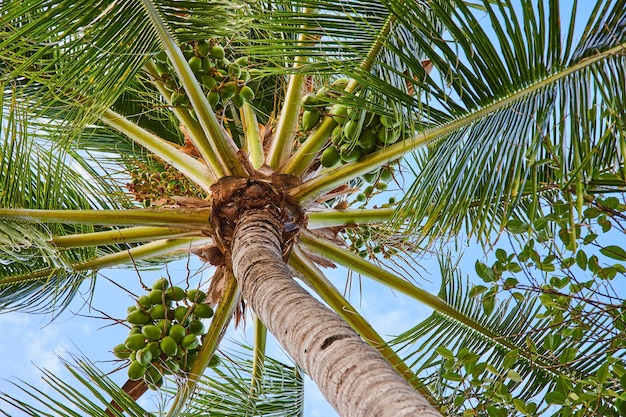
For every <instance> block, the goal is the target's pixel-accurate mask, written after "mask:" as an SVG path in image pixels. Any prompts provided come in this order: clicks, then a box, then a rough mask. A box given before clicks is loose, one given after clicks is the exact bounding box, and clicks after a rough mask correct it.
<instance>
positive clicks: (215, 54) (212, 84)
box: [155, 39, 254, 110]
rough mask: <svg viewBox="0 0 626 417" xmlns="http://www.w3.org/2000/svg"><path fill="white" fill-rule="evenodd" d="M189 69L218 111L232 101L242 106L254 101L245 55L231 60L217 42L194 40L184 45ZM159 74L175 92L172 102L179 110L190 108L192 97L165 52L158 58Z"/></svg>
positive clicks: (212, 105)
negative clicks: (184, 87) (180, 108)
mask: <svg viewBox="0 0 626 417" xmlns="http://www.w3.org/2000/svg"><path fill="white" fill-rule="evenodd" d="M182 50H183V54H184V56H185V58H186V59H187V63H188V64H189V67H190V68H191V70H192V71H193V73H194V74H195V76H196V78H197V79H198V81H199V82H200V85H202V88H203V90H204V93H205V94H206V96H207V99H208V101H209V104H210V105H211V107H213V108H214V109H216V110H219V109H222V108H224V107H226V105H227V104H228V103H229V102H232V104H233V105H235V107H241V106H243V104H244V103H245V102H246V101H249V100H252V99H253V98H254V90H252V88H250V87H249V86H248V85H247V83H248V81H250V79H251V71H249V70H248V68H247V66H248V58H247V57H245V56H242V57H239V58H236V59H235V60H233V61H231V60H230V59H228V58H227V57H226V52H225V50H224V47H223V46H222V45H220V44H219V42H218V40H216V39H209V40H204V41H199V42H198V41H191V42H187V43H185V44H184V45H183V46H182ZM155 59H156V69H157V74H158V75H159V77H160V78H161V80H162V81H163V82H164V84H165V86H166V88H167V89H168V90H170V91H171V92H172V95H171V97H170V101H171V103H172V105H173V106H175V107H188V106H189V98H188V97H187V95H186V94H185V90H184V89H183V88H182V86H181V85H180V83H179V81H178V79H177V78H176V76H175V73H174V70H173V68H172V66H171V63H170V62H169V59H168V58H167V55H166V53H165V51H162V52H160V53H158V54H157V55H156V56H155Z"/></svg>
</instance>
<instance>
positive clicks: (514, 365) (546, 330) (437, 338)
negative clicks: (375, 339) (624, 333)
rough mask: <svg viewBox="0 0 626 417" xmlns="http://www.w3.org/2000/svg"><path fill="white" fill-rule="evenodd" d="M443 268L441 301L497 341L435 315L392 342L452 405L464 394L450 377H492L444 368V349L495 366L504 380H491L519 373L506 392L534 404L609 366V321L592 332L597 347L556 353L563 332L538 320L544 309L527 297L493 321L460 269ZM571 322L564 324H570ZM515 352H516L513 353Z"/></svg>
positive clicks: (564, 347)
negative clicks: (558, 335) (452, 374)
mask: <svg viewBox="0 0 626 417" xmlns="http://www.w3.org/2000/svg"><path fill="white" fill-rule="evenodd" d="M440 265H441V272H442V286H441V291H440V294H439V296H440V297H441V298H442V300H444V301H445V302H446V303H448V304H449V305H451V306H452V307H453V308H455V309H457V310H458V311H461V312H462V313H463V314H464V315H465V316H467V317H471V318H472V319H473V320H475V321H476V322H479V323H481V324H482V325H483V326H484V327H485V328H488V329H490V330H491V331H492V332H493V334H494V335H497V336H496V337H493V338H484V337H480V336H479V335H478V334H474V332H473V331H472V330H471V329H469V328H468V327H467V326H465V325H464V324H462V323H460V322H456V321H455V320H453V319H451V318H450V317H445V316H444V315H441V314H440V313H438V312H435V313H433V315H431V316H430V317H429V318H428V319H426V320H424V321H423V322H421V323H420V324H418V325H417V326H415V327H414V328H413V329H411V330H409V331H407V332H405V333H404V334H402V335H400V336H398V337H397V338H396V339H395V340H393V341H392V342H391V343H392V345H393V346H395V347H396V348H397V349H399V351H400V354H401V355H403V356H404V358H405V361H407V363H412V366H413V367H414V368H413V369H415V371H416V373H418V375H420V376H422V377H423V378H424V379H425V380H426V381H429V383H430V384H431V385H430V386H431V389H432V390H433V391H434V392H436V393H437V394H438V395H439V396H440V398H442V400H443V401H444V402H449V403H450V405H451V404H452V402H453V400H454V397H456V396H458V395H464V394H463V392H462V389H461V391H459V390H457V389H458V388H459V387H458V382H457V383H456V387H454V386H452V384H449V381H448V382H446V381H445V378H446V376H447V375H446V372H447V371H450V372H460V373H461V374H462V373H463V372H465V371H467V377H468V378H470V379H471V378H477V379H480V378H484V377H485V376H486V375H489V373H490V372H491V371H490V370H488V369H487V370H485V368H484V367H483V369H482V370H478V371H476V373H474V374H472V372H474V371H473V368H472V367H468V368H465V371H464V370H463V369H460V370H457V369H456V368H454V366H450V365H449V364H446V363H445V361H446V359H449V358H446V357H443V358H442V356H440V355H438V353H436V352H438V351H439V350H438V348H441V347H443V348H445V349H447V350H448V351H450V352H452V353H453V355H455V356H456V355H457V354H459V355H460V356H459V358H461V356H463V355H467V354H470V355H471V356H472V357H473V362H472V363H473V364H474V365H476V364H477V363H478V362H483V361H485V362H486V363H488V364H489V365H492V366H493V367H494V368H492V369H497V370H498V371H499V372H501V375H495V376H494V375H490V377H492V378H496V379H497V378H502V379H503V380H506V379H507V378H506V375H507V373H508V371H509V370H513V371H515V372H516V373H517V374H518V375H519V376H520V377H521V378H519V379H517V378H516V380H506V381H505V383H504V384H505V385H507V392H515V397H516V398H519V399H523V400H530V399H531V398H533V397H534V396H536V395H538V394H539V393H541V392H544V390H546V389H547V392H550V391H551V390H552V387H554V386H555V385H556V384H558V383H560V381H561V380H562V378H565V379H568V380H570V379H571V380H572V381H573V382H574V383H576V382H579V381H582V380H584V378H585V377H587V376H589V375H593V374H595V372H596V371H597V370H598V369H599V368H600V366H601V365H603V364H604V361H605V353H606V352H607V350H608V349H609V348H610V345H611V342H610V339H611V338H605V337H603V336H608V335H610V332H611V330H610V326H609V327H608V328H607V327H605V326H606V325H607V324H609V323H607V322H606V320H599V321H597V322H595V323H594V326H595V325H597V328H595V327H594V330H592V332H594V333H595V332H597V336H598V338H597V339H595V338H594V341H593V342H590V341H588V340H574V339H573V338H572V339H567V340H565V339H564V340H563V341H562V342H561V344H560V345H558V347H556V348H555V349H554V350H551V349H552V348H550V347H549V340H550V338H552V337H553V335H554V334H555V333H558V332H559V328H555V327H554V326H551V325H550V323H549V322H548V321H546V320H545V319H540V318H538V317H537V313H538V312H539V309H540V307H541V305H540V303H539V302H538V299H537V298H536V297H527V298H525V299H524V301H520V302H518V301H515V300H513V299H509V300H504V301H502V302H500V303H499V305H498V306H497V307H496V309H495V310H494V312H493V313H492V314H491V315H486V314H485V313H484V310H483V304H482V302H481V300H480V298H479V297H473V296H472V294H471V286H469V285H467V283H465V282H464V279H463V278H462V276H461V273H460V271H459V270H458V269H457V267H456V265H452V264H451V263H450V261H449V260H446V259H442V260H441V262H440ZM567 320H568V319H567V318H565V322H567ZM504 342H506V343H504ZM507 344H508V346H507ZM511 346H517V348H515V349H511ZM461 352H464V353H461ZM570 352H576V353H577V354H576V356H575V359H573V360H568V361H565V360H563V358H564V357H565V356H566V355H567V354H569V353H570ZM487 358H488V359H487ZM570 359H571V357H570ZM446 367H447V368H446ZM448 375H449V374H448ZM477 391H479V389H477ZM456 406H457V407H459V406H460V404H456ZM457 411H458V409H457ZM459 412H460V411H459Z"/></svg>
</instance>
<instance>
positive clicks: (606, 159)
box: [398, 1, 626, 238]
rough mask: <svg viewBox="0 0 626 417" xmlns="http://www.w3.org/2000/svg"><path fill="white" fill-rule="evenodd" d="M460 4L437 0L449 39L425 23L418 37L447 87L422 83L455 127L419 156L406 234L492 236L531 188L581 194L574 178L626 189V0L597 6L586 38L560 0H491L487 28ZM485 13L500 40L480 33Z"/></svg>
mask: <svg viewBox="0 0 626 417" xmlns="http://www.w3.org/2000/svg"><path fill="white" fill-rule="evenodd" d="M454 4H455V7H454V9H453V12H452V15H450V16H448V9H447V8H445V9H444V8H443V7H442V6H440V5H439V4H438V3H437V2H433V4H432V8H433V13H434V14H435V15H436V16H437V17H438V19H439V21H441V22H442V23H443V25H444V32H445V33H447V34H448V37H449V38H448V39H433V40H432V41H431V42H430V43H425V42H423V41H422V40H421V39H422V37H420V36H418V35H419V34H420V33H423V32H424V29H422V27H423V26H424V25H423V23H420V22H417V21H415V26H414V27H415V29H414V31H416V33H415V36H414V39H415V40H416V42H418V43H420V45H422V47H423V48H424V50H425V51H426V55H427V57H428V59H430V60H431V61H432V62H433V64H434V67H435V69H436V71H437V73H438V74H439V77H440V78H441V80H442V82H444V83H445V84H446V85H447V86H448V87H449V89H450V91H447V90H448V88H446V87H439V86H438V85H437V81H436V78H433V77H425V78H423V80H422V79H420V81H417V82H416V89H417V90H418V91H421V92H422V93H423V95H424V98H426V99H428V101H429V102H433V101H437V103H438V104H439V105H440V106H442V107H443V108H444V109H446V112H447V113H448V116H447V118H448V120H455V122H454V123H455V124H456V125H457V126H458V127H457V128H456V130H455V131H454V132H452V133H450V134H447V135H446V136H445V138H443V139H441V140H439V141H437V142H436V143H433V144H431V145H430V146H429V147H428V149H427V151H426V152H425V153H423V154H419V155H418V157H417V158H416V163H415V165H416V171H417V178H416V180H415V182H414V183H413V185H412V187H411V188H410V190H409V191H408V192H407V195H406V198H405V200H404V204H403V207H402V209H401V210H400V213H399V215H398V220H400V219H407V218H409V219H410V224H409V228H408V230H409V231H410V232H415V233H416V234H418V235H419V237H421V238H423V237H425V236H426V235H430V238H432V237H433V236H441V235H444V234H446V233H449V232H456V231H459V230H461V229H462V228H463V227H464V226H465V229H466V232H467V233H468V234H476V235H478V236H480V237H481V238H487V237H488V236H489V234H490V233H491V232H493V231H494V230H496V231H497V230H498V228H499V227H501V226H502V225H503V224H504V223H505V222H506V219H507V218H508V217H509V215H510V214H511V213H512V212H513V210H514V207H515V205H516V204H517V203H518V202H519V199H520V197H521V196H522V195H523V194H527V195H530V196H529V197H527V199H538V198H539V196H538V195H535V194H537V192H538V190H544V191H545V192H554V190H555V189H557V190H559V189H560V190H561V191H564V192H567V193H570V194H574V195H576V192H575V186H576V184H579V185H581V186H582V189H584V192H586V193H593V192H595V191H596V190H597V189H598V187H597V186H595V185H594V181H593V180H594V178H600V177H602V176H608V177H611V178H613V179H614V180H616V181H617V183H616V184H617V185H614V186H613V187H608V188H611V189H613V190H623V189H624V185H626V182H624V178H623V173H622V171H623V166H624V155H623V149H622V148H623V145H622V144H623V141H624V129H623V122H622V121H619V120H623V116H624V115H623V102H622V98H621V96H622V95H621V94H619V93H616V92H617V90H618V89H619V88H621V87H619V86H620V85H623V81H624V76H623V71H621V70H620V69H621V68H623V66H624V58H623V50H624V47H623V43H624V42H625V41H626V13H625V12H624V10H625V9H624V6H625V4H624V2H622V1H607V2H602V3H597V6H596V10H595V12H594V14H593V15H592V17H591V18H590V20H589V22H588V23H587V26H586V32H585V33H584V35H583V37H582V39H581V40H580V42H579V43H578V44H575V43H574V37H575V30H576V27H575V25H574V24H573V23H572V24H571V25H570V26H568V27H567V28H561V26H560V25H559V23H558V19H559V16H560V10H559V5H558V2H549V3H548V4H546V3H545V2H540V3H539V6H534V5H533V4H532V2H530V1H522V7H521V10H522V12H521V14H519V13H517V11H514V10H513V9H512V8H510V7H508V6H505V5H499V6H492V5H491V4H490V2H487V1H485V2H484V8H485V10H486V16H485V17H484V18H483V19H482V21H481V23H480V24H479V21H478V19H479V17H477V16H476V15H475V12H473V11H471V10H469V9H468V8H467V7H465V6H464V5H463V2H461V1H456V2H454ZM572 14H575V10H573V11H572ZM407 16H409V18H410V15H407ZM485 19H488V20H489V22H490V23H491V27H492V29H493V31H494V34H495V36H492V35H490V34H489V33H487V32H485V31H484V30H483V29H481V27H483V26H485V22H484V20H485ZM428 30H432V28H428ZM431 44H432V48H431V47H430V45H431ZM429 48H430V49H429ZM413 66H414V67H415V65H413ZM494 103H499V105H498V106H497V107H498V109H497V110H491V108H492V106H493V104H494ZM433 106H435V105H434V104H433ZM463 119H466V120H468V122H467V123H462V122H461V121H462V120H463ZM436 130H437V128H435V131H436ZM614 184H615V182H614ZM603 188H605V189H606V188H607V187H606V186H605V187H603ZM579 190H580V188H579ZM581 197H582V196H581V191H579V192H578V195H577V198H581ZM532 206H533V207H535V210H537V209H538V207H540V205H539V204H533V205H532ZM468 214H469V215H468Z"/></svg>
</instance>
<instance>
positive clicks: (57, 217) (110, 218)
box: [0, 209, 213, 232]
mask: <svg viewBox="0 0 626 417" xmlns="http://www.w3.org/2000/svg"><path fill="white" fill-rule="evenodd" d="M210 212H211V211H210V209H176V210H171V209H135V210H37V209H0V218H4V219H16V220H25V221H29V222H44V223H65V224H97V225H106V226H162V227H173V228H188V229H193V230H204V231H207V232H211V231H212V230H213V228H212V227H211V225H210V224H209V221H208V219H209V215H210Z"/></svg>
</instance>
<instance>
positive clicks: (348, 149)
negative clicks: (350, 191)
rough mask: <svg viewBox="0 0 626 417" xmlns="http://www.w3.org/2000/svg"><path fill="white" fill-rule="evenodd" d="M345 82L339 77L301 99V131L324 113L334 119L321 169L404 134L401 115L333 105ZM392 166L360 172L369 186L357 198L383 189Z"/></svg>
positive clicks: (352, 159) (315, 123)
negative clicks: (328, 85)
mask: <svg viewBox="0 0 626 417" xmlns="http://www.w3.org/2000/svg"><path fill="white" fill-rule="evenodd" d="M348 82H349V80H348V79H347V78H340V79H338V80H336V81H334V82H333V83H332V85H331V87H330V88H325V87H323V88H321V89H320V90H318V91H317V93H316V94H307V95H305V96H304V97H303V98H302V108H303V113H302V119H301V130H302V131H303V132H308V131H310V130H313V129H315V128H316V127H317V126H318V124H319V123H320V122H321V120H322V116H324V115H327V116H330V117H332V118H333V119H334V120H335V122H337V126H336V127H335V128H334V129H333V131H332V134H331V136H330V141H329V143H328V145H327V146H326V147H325V149H324V150H323V151H322V153H321V155H320V164H321V165H322V166H323V167H325V168H332V167H334V166H336V165H337V164H347V163H350V162H356V161H358V160H360V159H362V158H363V157H365V156H367V155H370V154H372V153H373V152H376V151H377V150H378V149H381V148H384V147H385V146H388V145H391V144H393V143H396V142H397V141H399V140H402V139H403V138H404V137H405V136H406V135H408V131H409V129H408V128H407V127H406V126H403V125H402V123H401V118H395V117H393V116H389V115H379V114H375V113H373V112H370V111H367V110H364V109H361V108H354V107H350V106H346V105H342V104H334V105H333V104H332V102H333V101H336V97H337V96H338V95H339V94H341V93H340V92H341V91H342V90H343V89H344V88H345V86H346V85H347V84H348ZM358 95H359V93H357V96H358ZM394 166H395V164H392V165H388V166H386V167H382V168H380V169H376V170H373V171H372V172H369V173H367V174H366V175H364V176H363V179H364V181H365V182H366V183H369V184H371V185H370V186H366V187H365V189H364V192H363V193H361V194H359V195H358V196H357V199H358V200H359V201H364V200H365V199H366V197H368V196H369V195H371V194H372V193H373V192H374V191H376V190H384V189H386V188H387V184H388V183H389V182H390V181H391V180H393V178H394Z"/></svg>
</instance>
